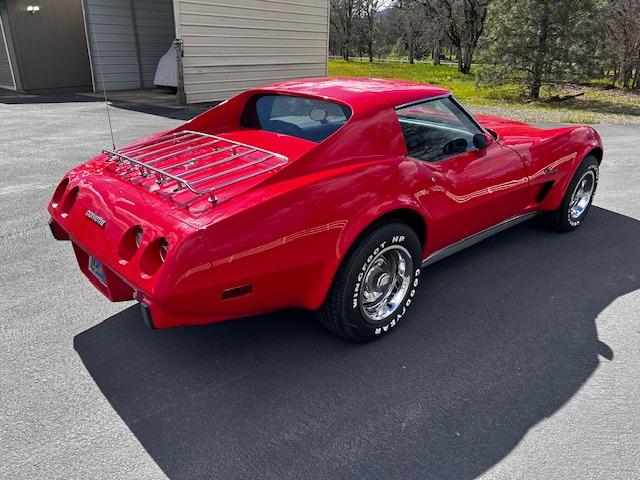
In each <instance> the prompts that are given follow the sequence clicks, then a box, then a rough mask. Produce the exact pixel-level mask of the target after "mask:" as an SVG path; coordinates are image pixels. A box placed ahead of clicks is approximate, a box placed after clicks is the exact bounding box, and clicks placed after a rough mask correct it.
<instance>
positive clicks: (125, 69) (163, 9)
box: [83, 0, 177, 102]
mask: <svg viewBox="0 0 640 480" xmlns="http://www.w3.org/2000/svg"><path fill="white" fill-rule="evenodd" d="M83 7H84V16H85V24H86V31H87V41H88V44H89V56H90V60H91V71H92V78H93V87H94V92H102V90H103V82H104V87H105V88H106V90H107V92H116V91H126V90H140V89H152V88H155V85H154V77H155V74H156V69H157V67H158V63H159V62H160V59H161V58H162V57H163V56H164V55H165V54H167V53H169V54H168V57H171V56H172V57H173V58H172V59H171V60H172V61H173V62H175V63H174V65H175V69H176V71H177V57H176V55H175V54H174V53H173V52H175V50H174V49H173V41H174V40H175V23H174V14H173V2H172V0H83ZM173 59H175V60H173ZM167 87H171V85H167ZM174 94H175V90H173V91H172V90H171V89H170V88H167V91H166V95H167V96H171V101H172V102H175V95H174Z"/></svg>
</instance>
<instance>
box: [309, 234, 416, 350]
mask: <svg viewBox="0 0 640 480" xmlns="http://www.w3.org/2000/svg"><path fill="white" fill-rule="evenodd" d="M421 256H422V247H421V245H420V241H419V239H418V236H417V235H416V233H415V232H414V231H413V230H412V229H411V228H410V227H409V226H408V225H406V224H404V223H400V222H390V223H387V224H384V225H381V226H378V227H376V228H375V229H373V230H371V231H370V232H367V233H365V234H364V235H363V236H362V237H361V238H360V239H359V240H358V241H357V243H356V245H355V246H354V247H353V248H352V249H351V251H350V252H349V253H348V254H347V256H346V257H345V259H344V261H343V263H342V265H341V266H340V268H339V270H338V273H337V274H336V277H335V279H334V281H333V284H332V286H331V289H330V291H329V293H328V295H327V298H326V299H325V302H324V304H323V305H322V306H321V307H320V309H319V310H318V312H317V314H318V318H319V319H320V322H321V323H322V324H323V325H324V326H325V327H326V328H328V329H329V330H331V331H332V332H334V333H336V334H338V335H340V336H342V337H344V338H346V339H347V340H349V341H352V342H366V341H371V340H375V339H377V338H380V337H382V336H383V335H385V334H387V333H389V332H390V331H391V329H393V328H394V327H395V326H396V325H397V324H398V322H399V321H400V319H402V318H404V316H405V315H406V312H407V308H408V307H409V306H410V305H411V303H412V300H413V297H414V295H415V293H416V287H417V286H418V282H419V278H418V277H419V276H420V266H421V262H422V259H421Z"/></svg>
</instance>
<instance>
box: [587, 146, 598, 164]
mask: <svg viewBox="0 0 640 480" xmlns="http://www.w3.org/2000/svg"><path fill="white" fill-rule="evenodd" d="M589 155H593V156H594V157H596V160H598V165H600V163H602V148H600V147H596V148H594V149H593V150H591V151H590V152H589V153H587V155H585V158H586V157H588V156H589Z"/></svg>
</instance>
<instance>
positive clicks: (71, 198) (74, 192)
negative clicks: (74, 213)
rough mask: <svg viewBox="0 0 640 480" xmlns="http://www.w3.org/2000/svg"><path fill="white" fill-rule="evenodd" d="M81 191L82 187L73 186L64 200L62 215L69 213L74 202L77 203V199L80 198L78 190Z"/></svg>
mask: <svg viewBox="0 0 640 480" xmlns="http://www.w3.org/2000/svg"><path fill="white" fill-rule="evenodd" d="M79 191H80V187H73V188H72V189H71V190H69V193H67V196H66V197H65V198H64V202H62V215H67V214H68V213H69V212H70V211H71V208H72V207H73V204H74V203H76V199H77V198H78V192H79Z"/></svg>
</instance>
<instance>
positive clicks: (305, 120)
mask: <svg viewBox="0 0 640 480" xmlns="http://www.w3.org/2000/svg"><path fill="white" fill-rule="evenodd" d="M350 117H351V109H350V108H349V107H347V106H344V105H340V104H338V103H334V102H327V101H325V100H317V99H314V98H307V97H298V96H295V95H272V94H266V95H256V96H254V97H251V99H250V100H249V101H248V102H247V105H246V107H245V109H244V112H243V114H242V120H241V123H242V126H244V127H248V128H255V129H259V130H266V131H268V132H275V133H282V134H285V135H291V136H293V137H298V138H302V139H304V140H310V141H312V142H318V143H319V142H322V141H323V140H324V139H326V138H327V137H328V136H329V135H331V134H333V133H335V132H336V131H337V130H338V129H339V128H340V127H342V126H343V125H344V124H345V123H347V121H348V120H349V118H350Z"/></svg>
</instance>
